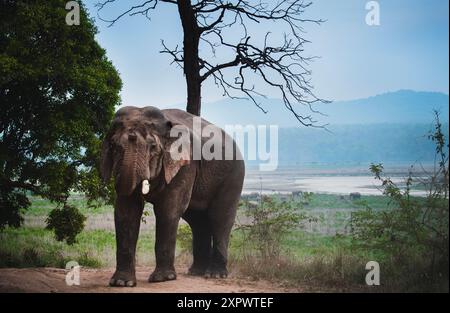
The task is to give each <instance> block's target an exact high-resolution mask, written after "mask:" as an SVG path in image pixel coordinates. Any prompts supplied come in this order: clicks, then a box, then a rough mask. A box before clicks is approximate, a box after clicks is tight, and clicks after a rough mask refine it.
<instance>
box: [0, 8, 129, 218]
mask: <svg viewBox="0 0 450 313" xmlns="http://www.w3.org/2000/svg"><path fill="white" fill-rule="evenodd" d="M65 5H66V1H65V0H49V1H44V2H43V1H1V2H0V29H1V30H2V31H1V32H0V111H1V112H2V113H1V115H0V197H1V198H0V204H1V207H0V209H1V213H0V225H2V226H3V225H11V226H19V225H20V222H21V217H20V216H21V213H22V212H23V210H25V209H26V208H27V207H28V205H29V203H28V202H27V200H26V198H27V196H28V195H30V194H34V195H39V196H41V197H43V198H46V199H49V200H51V201H52V202H55V203H57V204H64V203H66V201H67V198H68V196H69V194H70V192H72V191H78V192H84V193H86V194H87V195H88V197H89V199H90V200H91V201H92V200H94V199H98V198H99V197H104V198H108V199H110V198H111V197H112V195H113V194H112V192H111V186H105V185H104V184H102V183H101V182H100V179H99V175H98V163H99V162H98V158H99V154H100V153H99V152H100V142H101V139H102V138H103V136H104V134H105V132H106V128H107V127H108V125H109V123H110V121H111V119H112V116H113V114H114V111H115V106H116V105H118V104H119V103H120V98H119V91H120V89H121V80H120V78H119V75H118V73H117V71H116V69H115V68H114V66H113V65H112V63H111V62H110V61H109V60H108V59H107V58H106V53H105V51H104V50H103V49H102V48H101V47H100V46H99V45H98V43H97V42H96V41H95V35H96V33H97V30H96V28H95V26H94V23H93V21H92V20H91V19H90V18H89V16H88V15H87V13H86V10H85V8H84V6H83V5H80V9H81V20H80V25H78V26H68V25H67V24H66V23H65V17H66V14H67V13H68V12H67V11H66V10H65ZM67 212H69V211H67ZM75 218H76V216H75ZM56 225H58V224H56Z"/></svg>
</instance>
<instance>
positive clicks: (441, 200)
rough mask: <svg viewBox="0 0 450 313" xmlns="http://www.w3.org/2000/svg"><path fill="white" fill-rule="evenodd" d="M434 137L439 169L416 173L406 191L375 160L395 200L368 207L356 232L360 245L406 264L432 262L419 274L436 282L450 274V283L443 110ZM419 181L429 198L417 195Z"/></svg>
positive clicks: (358, 216) (356, 219)
mask: <svg viewBox="0 0 450 313" xmlns="http://www.w3.org/2000/svg"><path fill="white" fill-rule="evenodd" d="M429 138H430V139H431V140H432V141H433V142H434V143H435V146H436V148H435V151H436V160H437V162H436V163H437V164H436V166H435V170H434V171H433V172H426V171H424V172H423V173H421V175H419V176H418V175H414V174H413V172H412V171H411V172H410V174H409V176H408V177H407V178H406V182H405V183H406V184H405V185H406V187H405V188H403V189H402V188H400V187H399V186H397V184H395V183H394V182H393V181H392V180H391V179H390V178H389V177H384V176H383V175H384V172H383V165H382V164H372V166H371V168H370V169H371V171H372V173H373V174H374V175H375V178H376V179H378V180H380V181H381V182H382V190H383V192H384V194H385V195H386V196H388V197H389V198H390V200H391V202H390V206H389V207H388V208H387V209H384V210H374V209H372V208H370V207H368V208H367V209H365V210H361V211H359V212H355V213H353V218H352V235H353V238H354V239H355V241H354V242H355V244H356V245H358V246H364V247H365V248H367V249H372V250H374V251H376V252H378V255H379V256H380V257H383V256H384V257H385V258H386V257H387V259H390V260H393V261H394V262H395V263H396V264H400V266H402V264H403V265H406V264H409V263H411V262H409V261H408V260H412V259H415V260H417V259H419V260H421V261H420V262H421V263H426V265H425V266H423V267H422V270H423V272H422V273H419V275H420V277H422V279H423V280H428V281H430V282H434V280H435V279H436V278H437V277H443V276H444V277H445V276H446V277H447V282H448V266H449V250H448V249H449V238H448V233H449V224H448V223H449V202H448V201H449V199H448V192H449V176H448V173H449V172H448V170H449V162H448V156H447V151H448V145H447V144H446V139H445V136H444V135H443V132H442V128H441V123H440V122H439V115H438V114H437V113H436V127H435V129H434V132H433V133H431V134H430V136H429ZM414 181H419V183H420V184H422V185H423V187H424V188H425V189H426V190H427V196H426V198H418V197H412V196H411V186H412V184H413V182H414ZM418 270H419V268H416V269H415V271H418ZM398 272H401V270H398Z"/></svg>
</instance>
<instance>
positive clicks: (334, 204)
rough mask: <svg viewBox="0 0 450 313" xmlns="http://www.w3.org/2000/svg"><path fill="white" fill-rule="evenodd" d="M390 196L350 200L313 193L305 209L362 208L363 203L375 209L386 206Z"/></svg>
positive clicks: (343, 197) (338, 196)
mask: <svg viewBox="0 0 450 313" xmlns="http://www.w3.org/2000/svg"><path fill="white" fill-rule="evenodd" d="M388 204H389V198H388V197H385V196H362V197H361V199H360V200H353V201H352V200H350V199H349V198H348V197H347V196H340V195H332V194H313V195H312V196H311V200H310V201H309V202H308V204H306V205H304V208H305V209H308V210H314V209H350V210H351V209H360V208H361V205H368V206H370V207H371V208H374V209H381V208H385V207H386V206H387V205H388Z"/></svg>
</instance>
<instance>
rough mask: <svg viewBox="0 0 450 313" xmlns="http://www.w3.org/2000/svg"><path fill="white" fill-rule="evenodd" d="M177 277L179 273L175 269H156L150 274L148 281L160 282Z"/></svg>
mask: <svg viewBox="0 0 450 313" xmlns="http://www.w3.org/2000/svg"><path fill="white" fill-rule="evenodd" d="M175 279H177V273H176V272H175V270H160V269H155V271H154V272H153V273H152V274H151V275H150V277H149V278H148V281H149V282H150V283H160V282H163V281H168V280H175Z"/></svg>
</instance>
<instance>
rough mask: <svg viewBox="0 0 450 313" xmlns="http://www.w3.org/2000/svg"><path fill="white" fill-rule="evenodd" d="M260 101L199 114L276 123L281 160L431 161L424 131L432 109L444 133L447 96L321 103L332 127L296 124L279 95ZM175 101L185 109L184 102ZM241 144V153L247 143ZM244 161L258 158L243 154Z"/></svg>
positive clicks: (209, 107) (207, 106)
mask: <svg viewBox="0 0 450 313" xmlns="http://www.w3.org/2000/svg"><path fill="white" fill-rule="evenodd" d="M262 105H263V106H264V108H265V109H267V110H268V111H269V112H268V113H267V114H264V113H263V112H261V111H260V110H259V109H258V108H257V107H256V106H255V105H254V104H252V103H251V102H248V101H245V100H231V99H224V100H221V101H218V102H214V103H204V104H203V106H202V117H204V118H206V119H207V120H209V121H210V122H213V123H215V124H217V125H219V126H224V125H236V124H241V125H248V124H253V125H273V124H275V125H279V126H280V130H279V142H278V147H279V165H280V166H298V165H300V164H312V165H314V164H317V165H324V164H327V165H332V166H347V165H348V166H354V165H359V166H364V167H367V166H368V164H370V163H371V162H380V163H385V164H388V163H389V164H402V165H408V164H414V163H417V162H418V163H424V164H429V163H432V162H433V161H434V146H433V143H432V142H430V140H428V138H427V134H429V132H430V131H431V130H432V126H433V121H434V114H433V111H434V110H439V111H440V112H441V121H442V122H443V123H444V131H445V132H446V135H447V138H448V127H449V126H448V125H449V124H448V116H449V96H448V95H446V94H443V93H435V92H415V91H410V90H401V91H396V92H390V93H385V94H382V95H378V96H374V97H370V98H366V99H359V100H352V101H339V102H333V103H329V104H321V105H320V106H319V107H317V108H316V109H318V110H319V111H321V112H322V113H324V114H327V115H328V116H325V117H324V116H320V115H318V116H316V117H317V119H319V120H320V122H321V123H322V124H326V123H328V124H329V126H328V127H327V128H328V129H329V130H330V131H331V132H327V131H325V130H324V129H317V128H307V127H299V123H298V121H296V120H295V118H294V117H293V115H292V114H291V113H290V112H289V111H288V110H287V109H286V108H285V107H284V105H283V103H282V101H281V100H277V99H262ZM175 107H178V108H180V109H184V105H183V106H175ZM303 109H304V108H303ZM304 110H305V109H304ZM303 112H306V113H307V114H309V113H310V112H308V111H307V110H305V111H303ZM241 150H242V151H243V152H245V153H244V154H246V152H247V144H244V146H241ZM247 164H248V165H258V164H259V163H258V162H255V161H251V160H247Z"/></svg>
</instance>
